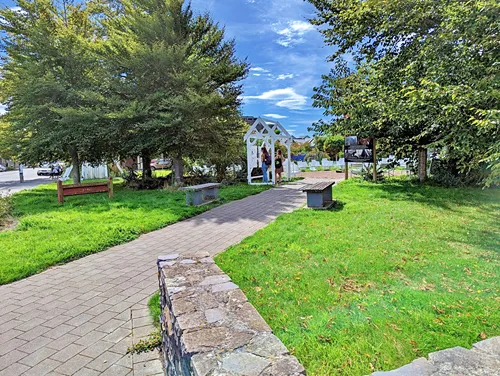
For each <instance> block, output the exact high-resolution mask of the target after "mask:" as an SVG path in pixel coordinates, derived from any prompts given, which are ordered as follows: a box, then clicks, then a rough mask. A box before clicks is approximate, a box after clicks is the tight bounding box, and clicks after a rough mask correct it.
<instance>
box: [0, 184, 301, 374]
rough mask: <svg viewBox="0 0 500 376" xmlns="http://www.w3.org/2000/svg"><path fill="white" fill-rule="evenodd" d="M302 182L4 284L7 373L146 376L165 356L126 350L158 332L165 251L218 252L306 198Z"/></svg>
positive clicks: (1, 341) (0, 290) (2, 370)
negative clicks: (157, 299)
mask: <svg viewBox="0 0 500 376" xmlns="http://www.w3.org/2000/svg"><path fill="white" fill-rule="evenodd" d="M301 186H302V185H301V184H297V185H290V186H285V187H280V188H276V189H272V190H269V191H266V192H263V193H261V194H259V195H256V196H251V197H247V198H246V199H243V200H241V201H235V202H232V203H229V204H227V205H224V206H221V207H218V208H215V209H213V210H211V211H209V212H206V213H204V214H201V215H199V216H197V217H194V218H192V219H190V220H187V221H184V222H180V223H177V224H174V225H171V226H168V227H166V228H164V229H162V230H158V231H155V232H152V233H149V234H146V235H143V236H141V237H140V238H139V239H137V240H135V241H132V242H131V243H128V244H124V245H120V246H117V247H113V248H111V249H109V250H107V251H105V252H101V253H97V254H94V255H91V256H88V257H85V258H83V259H80V260H77V261H74V262H71V263H69V264H66V265H62V266H58V267H55V268H52V269H50V270H47V271H45V272H43V273H40V274H38V275H35V276H32V277H29V278H26V279H24V280H21V281H18V282H14V283H12V284H10V285H5V286H0V302H1V304H0V376H17V375H26V376H28V375H33V376H44V375H54V376H55V375H77V376H94V375H103V376H111V375H116V376H121V375H128V376H132V375H134V376H142V375H157V374H158V375H159V374H161V373H162V369H161V365H160V363H159V361H158V359H157V354H155V353H148V354H142V355H133V356H130V355H125V354H126V351H127V348H128V347H129V346H131V345H132V344H133V343H136V342H137V341H138V340H139V339H140V338H144V337H145V336H147V334H149V333H150V332H151V331H152V327H151V319H150V318H149V313H148V310H147V301H148V298H149V297H150V296H151V295H152V294H153V293H154V292H155V291H156V290H157V289H158V280H157V274H156V259H157V257H158V255H161V254H168V253H182V252H188V251H189V252H191V251H205V252H209V253H210V254H212V255H214V254H216V253H219V252H221V251H223V250H224V249H226V248H227V247H228V246H230V245H232V244H235V243H238V242H240V241H241V240H242V239H244V238H246V237H247V236H249V235H252V234H253V233H254V232H255V231H256V230H258V229H260V228H262V227H264V226H265V225H266V224H268V223H269V222H271V221H272V220H273V219H274V218H276V217H277V216H278V215H279V214H281V213H284V212H289V211H292V210H294V209H296V208H298V207H300V206H302V205H303V204H304V203H305V195H304V194H302V192H301V191H300V190H299V188H300V187H301Z"/></svg>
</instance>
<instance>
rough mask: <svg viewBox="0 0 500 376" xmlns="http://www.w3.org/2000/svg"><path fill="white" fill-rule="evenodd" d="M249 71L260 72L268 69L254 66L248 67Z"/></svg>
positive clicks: (266, 71)
mask: <svg viewBox="0 0 500 376" xmlns="http://www.w3.org/2000/svg"><path fill="white" fill-rule="evenodd" d="M250 71H251V72H262V73H268V72H269V71H268V70H267V69H264V68H261V67H255V68H250Z"/></svg>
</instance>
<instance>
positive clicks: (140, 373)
mask: <svg viewBox="0 0 500 376" xmlns="http://www.w3.org/2000/svg"><path fill="white" fill-rule="evenodd" d="M162 373H163V367H162V365H161V362H160V361H159V360H149V361H147V362H144V363H136V364H134V376H150V375H156V374H162Z"/></svg>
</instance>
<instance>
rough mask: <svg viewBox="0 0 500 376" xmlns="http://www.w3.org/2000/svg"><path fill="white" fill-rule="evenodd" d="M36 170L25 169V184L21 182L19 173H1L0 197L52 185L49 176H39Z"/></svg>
mask: <svg viewBox="0 0 500 376" xmlns="http://www.w3.org/2000/svg"><path fill="white" fill-rule="evenodd" d="M36 171H37V169H36V168H25V169H24V183H20V182H19V171H17V170H16V171H5V172H0V195H10V194H13V193H16V192H19V191H22V190H24V189H33V188H36V187H38V186H39V185H40V184H47V183H50V181H51V180H50V179H49V177H48V176H37V174H36Z"/></svg>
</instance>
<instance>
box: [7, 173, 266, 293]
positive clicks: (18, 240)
mask: <svg viewBox="0 0 500 376" xmlns="http://www.w3.org/2000/svg"><path fill="white" fill-rule="evenodd" d="M269 188H270V187H269V186H248V185H245V184H236V185H230V186H226V187H222V188H221V189H220V200H219V201H217V202H215V203H212V204H210V205H205V206H201V207H189V206H186V203H185V193H184V192H181V191H175V192H174V191H169V190H154V191H135V190H130V189H127V188H125V187H124V186H123V184H122V182H121V181H118V182H117V183H115V189H114V198H113V199H112V200H109V198H108V196H107V194H106V193H103V194H92V195H82V196H71V197H67V198H66V199H65V203H64V205H59V204H58V203H57V192H56V184H55V183H52V184H47V185H42V186H39V187H37V188H35V189H32V190H26V191H21V192H18V193H16V194H14V195H13V196H12V204H13V212H12V214H13V216H14V217H15V219H17V221H18V222H19V223H18V225H17V226H16V227H15V229H13V230H8V231H3V232H0V285H3V284H6V283H10V282H13V281H16V280H19V279H22V278H25V277H28V276H30V275H33V274H36V273H39V272H42V271H44V270H46V269H47V268H49V267H51V266H54V265H58V264H61V263H66V262H69V261H72V260H75V259H78V258H81V257H84V256H87V255H89V254H92V253H97V252H100V251H103V250H106V249H108V248H109V247H112V246H115V245H119V244H123V243H126V242H129V241H132V240H134V239H136V238H137V237H138V236H139V235H141V234H144V233H147V232H151V231H154V230H158V229H160V228H163V227H165V226H168V225H170V224H173V223H175V222H179V221H182V220H185V219H187V218H190V217H193V216H195V215H198V214H201V213H203V212H205V211H207V210H210V209H212V208H214V207H216V206H219V205H222V204H225V203H228V202H230V201H234V200H239V199H243V198H245V197H247V196H249V195H253V194H257V193H260V192H263V191H264V190H267V189H269Z"/></svg>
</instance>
